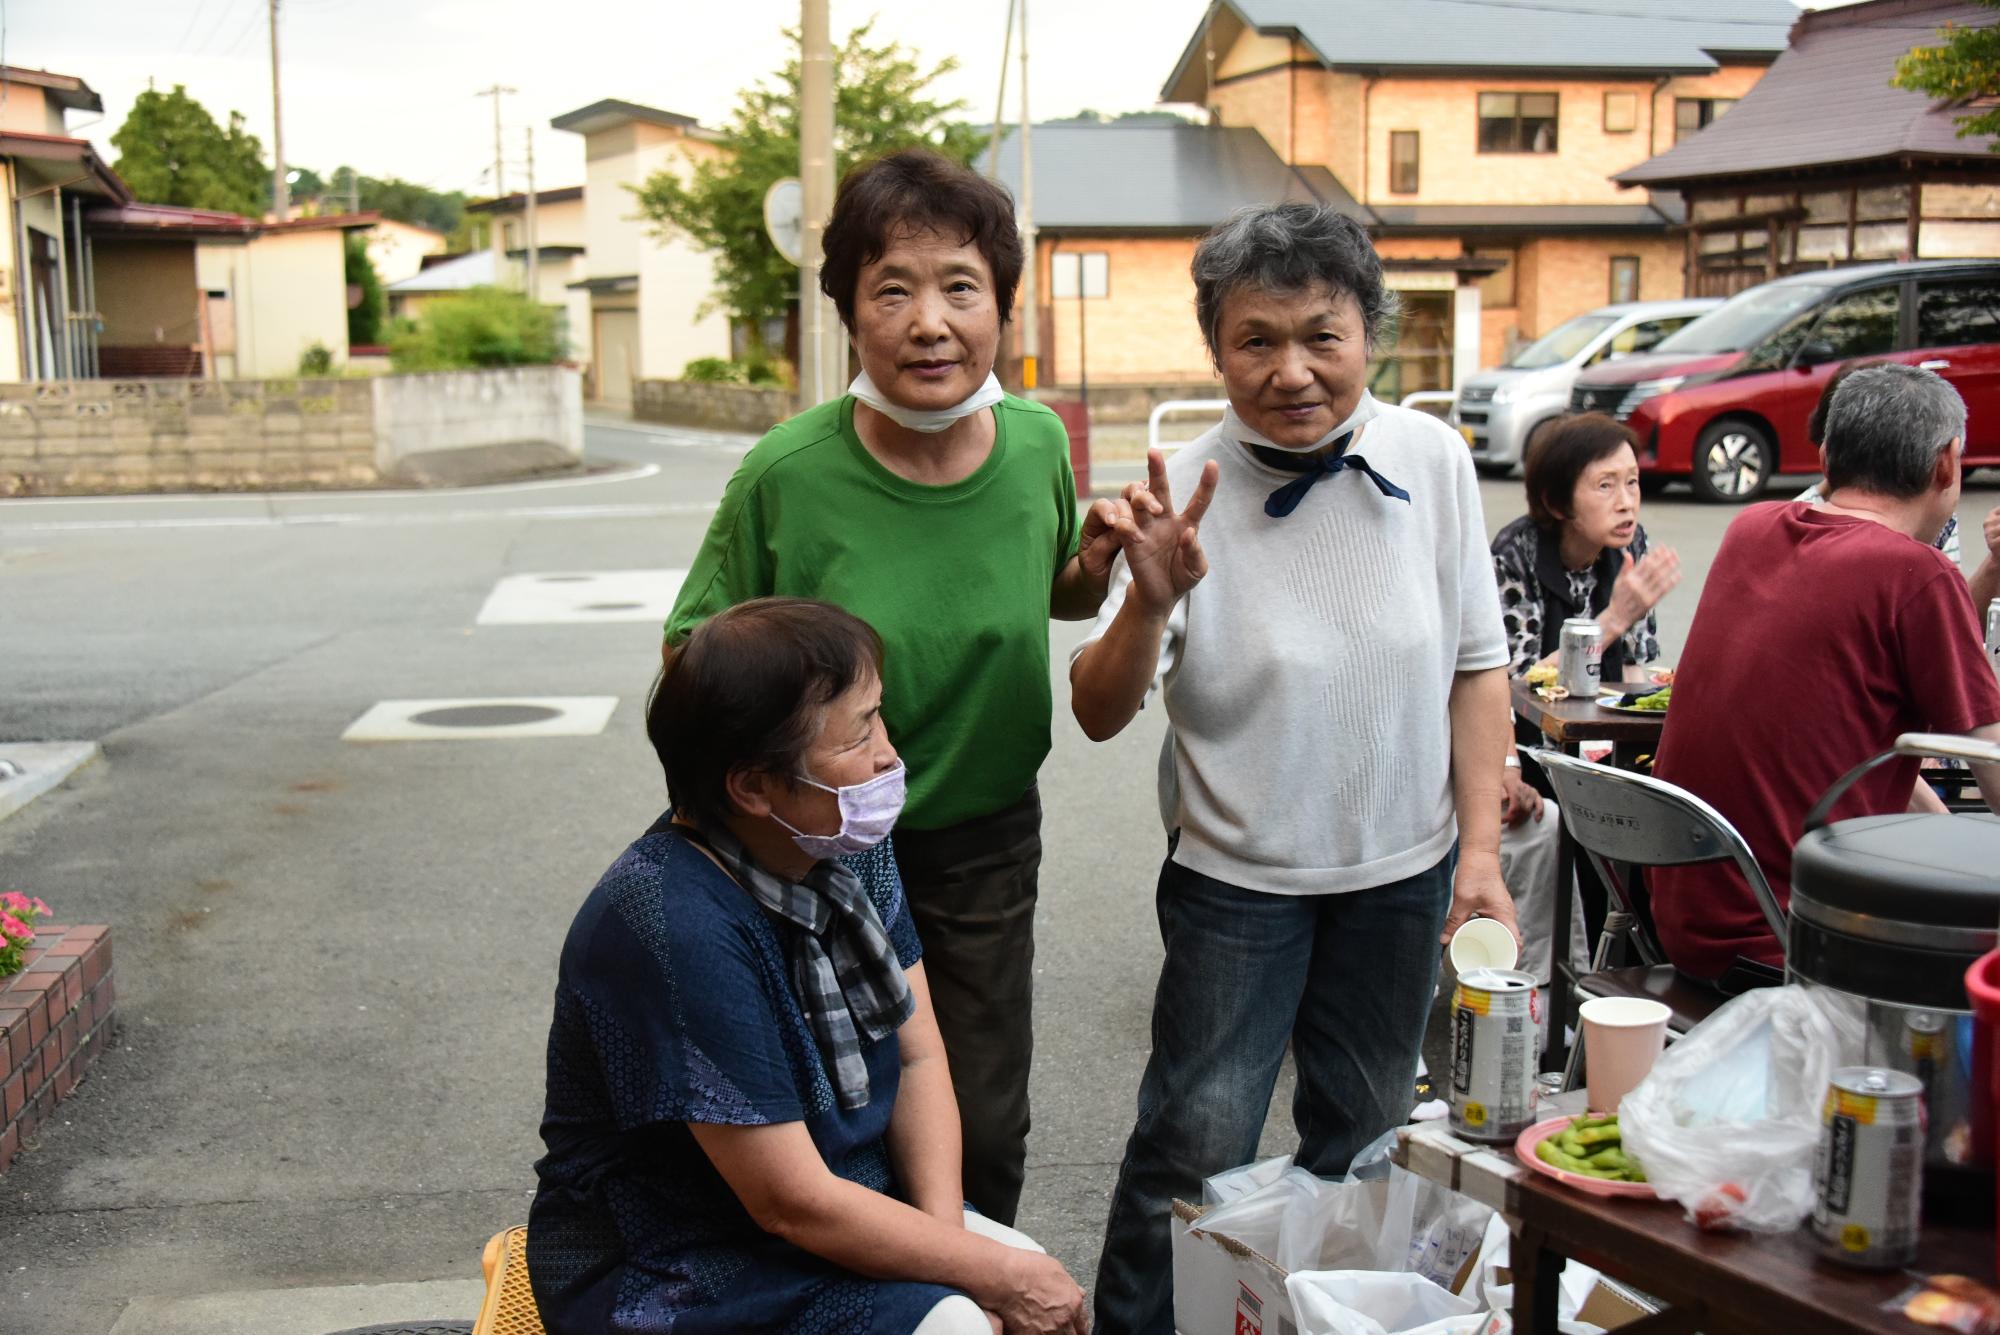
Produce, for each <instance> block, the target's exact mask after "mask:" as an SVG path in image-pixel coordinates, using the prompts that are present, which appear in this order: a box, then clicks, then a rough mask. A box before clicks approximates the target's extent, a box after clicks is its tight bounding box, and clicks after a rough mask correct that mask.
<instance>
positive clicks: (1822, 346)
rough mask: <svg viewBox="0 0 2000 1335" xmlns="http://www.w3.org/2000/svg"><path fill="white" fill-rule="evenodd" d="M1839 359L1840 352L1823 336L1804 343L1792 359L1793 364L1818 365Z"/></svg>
mask: <svg viewBox="0 0 2000 1335" xmlns="http://www.w3.org/2000/svg"><path fill="white" fill-rule="evenodd" d="M1839 360H1840V353H1839V352H1838V351H1837V350H1836V349H1835V348H1834V346H1833V344H1831V343H1829V342H1827V341H1826V340H1825V339H1823V338H1816V339H1814V340H1812V341H1811V342H1810V343H1807V344H1805V345H1804V346H1803V347H1801V348H1800V349H1799V355H1798V356H1797V357H1796V358H1794V359H1793V361H1794V364H1795V365H1798V366H1820V365H1824V364H1825V363H1827V362H1832V361H1839Z"/></svg>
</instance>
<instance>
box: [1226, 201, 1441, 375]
mask: <svg viewBox="0 0 2000 1335" xmlns="http://www.w3.org/2000/svg"><path fill="white" fill-rule="evenodd" d="M1189 269H1190V273H1191V275H1192V277H1193V278H1194V313H1195V319H1196V320H1197V321H1199V322H1200V324H1201V336H1202V339H1203V341H1204V342H1206V343H1207V344H1208V355H1209V358H1210V359H1211V360H1212V361H1214V362H1215V364H1216V365H1217V366H1220V365H1222V350H1221V347H1220V343H1219V340H1220V339H1221V336H1222V308H1223V305H1224V303H1226V302H1227V301H1228V300H1229V298H1230V296H1231V295H1232V294H1234V293H1236V292H1238V291H1240V290H1242V289H1244V288H1258V289H1261V290H1263V291H1267V292H1288V293H1289V292H1306V291H1310V290H1311V289H1312V288H1314V287H1326V288H1329V289H1331V290H1332V292H1333V294H1334V295H1335V296H1340V295H1341V294H1343V293H1346V294H1350V295H1352V296H1353V298H1354V301H1355V304H1356V305H1357V306H1359V307H1360V308H1361V330H1362V334H1363V336H1364V337H1365V339H1366V341H1367V344H1368V349H1369V351H1371V352H1372V351H1374V350H1375V349H1376V348H1379V347H1381V346H1382V344H1383V343H1384V342H1386V341H1387V339H1388V336H1389V333H1390V331H1391V330H1392V329H1393V328H1394V327H1395V323H1396V316H1397V314H1398V313H1399V312H1400V310H1401V306H1400V305H1399V304H1398V301H1397V297H1396V294H1395V292H1394V291H1393V290H1392V289H1391V288H1390V287H1389V286H1388V284H1387V282H1386V281H1385V280H1384V279H1383V276H1382V257H1381V256H1380V255H1377V254H1376V253H1375V243H1374V242H1372V241H1370V240H1369V239H1368V232H1367V229H1365V228H1363V227H1362V226H1361V224H1360V223H1357V222H1355V221H1354V220H1353V219H1352V218H1349V217H1348V216H1347V215H1346V214H1343V213H1341V212H1339V211H1338V210H1336V209H1334V208H1331V207H1329V206H1328V205H1325V204H1306V203H1291V204H1269V205H1260V206H1257V207H1253V208H1247V209H1242V210H1240V211H1238V212H1237V213H1236V215H1235V216H1234V217H1232V218H1230V219H1229V221H1228V222H1225V223H1223V224H1222V225H1221V226H1220V227H1217V228H1216V229H1215V230H1214V231H1212V232H1210V233H1209V234H1208V235H1207V236H1205V237H1203V238H1202V239H1201V244H1200V245H1198V246H1196V247H1195V250H1194V263H1193V264H1192V265H1190V266H1189Z"/></svg>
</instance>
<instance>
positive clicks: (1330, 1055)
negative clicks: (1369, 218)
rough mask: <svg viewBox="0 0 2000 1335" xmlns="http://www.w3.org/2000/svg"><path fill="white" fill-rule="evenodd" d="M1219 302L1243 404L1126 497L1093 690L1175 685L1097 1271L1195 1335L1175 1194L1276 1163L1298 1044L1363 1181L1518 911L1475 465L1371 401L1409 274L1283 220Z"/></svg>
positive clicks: (1341, 225)
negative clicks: (1484, 957) (1114, 1168)
mask: <svg viewBox="0 0 2000 1335" xmlns="http://www.w3.org/2000/svg"><path fill="white" fill-rule="evenodd" d="M1194 280H1195V300H1196V313H1197V315H1198V317H1199V319H1200V321H1201V327H1202V333H1203V336H1204V337H1205V338H1206V339H1207V341H1208V346H1209V351H1210V352H1211V354H1212V355H1213V356H1214V358H1215V362H1216V366H1217V368H1218V369H1219V370H1220V372H1221V374H1222V379H1223V383H1224V385H1225V387H1226V389H1227V392H1228V395H1229V404H1230V406H1229V411H1228V413H1227V415H1226V416H1225V417H1224V419H1223V422H1222V424H1221V425H1220V426H1219V427H1217V428H1216V429H1215V430H1214V431H1211V432H1209V433H1208V434H1207V435H1205V436H1203V437H1202V438H1201V439H1199V440H1197V441H1196V442H1194V443H1193V444H1192V445H1190V446H1188V447H1187V448H1186V449H1184V450H1182V451H1181V452H1180V453H1179V454H1178V455H1177V456H1176V457H1175V458H1174V461H1173V462H1172V463H1171V464H1167V463H1165V462H1164V461H1163V460H1162V459H1161V457H1160V455H1159V454H1158V453H1157V452H1156V453H1154V454H1153V455H1152V457H1151V460H1150V471H1151V479H1150V481H1149V482H1148V483H1144V484H1135V485H1134V486H1133V487H1132V488H1129V489H1128V491H1127V499H1128V500H1129V501H1130V503H1131V504H1132V508H1133V511H1134V514H1135V517H1136V518H1137V522H1138V523H1139V526H1140V530H1141V531H1140V535H1139V538H1138V540H1137V541H1136V542H1128V543H1127V545H1126V550H1125V554H1124V555H1122V556H1121V557H1119V558H1118V561H1117V562H1116V564H1115V566H1114V568H1113V572H1112V583H1111V590H1110V593H1109V595H1108V597H1107V598H1106V599H1105V602H1104V605H1103V607H1102V608H1101V609H1100V611H1099V613H1098V619H1097V624H1096V626H1095V628H1094V629H1093V631H1092V634H1091V636H1090V638H1089V639H1088V640H1087V641H1086V642H1085V644H1084V645H1083V647H1082V648H1081V649H1079V650H1078V652H1077V656H1076V658H1075V659H1074V660H1073V662H1072V664H1071V668H1070V683H1071V688H1072V698H1073V707H1074V709H1075V713H1076V717H1077V720H1078V722H1079V723H1081V724H1082V725H1083V729H1084V731H1085V732H1086V733H1088V734H1089V735H1090V736H1091V737H1093V738H1096V739H1098V740H1102V739H1104V738H1107V737H1110V736H1112V735H1114V734H1115V733H1117V732H1118V731H1119V730H1120V729H1121V728H1123V727H1124V726H1125V724H1126V723H1128V722H1129V721H1130V720H1131V719H1132V717H1133V715H1134V714H1135V713H1136V712H1137V711H1138V709H1139V708H1140V707H1141V705H1142V704H1143V703H1144V701H1145V699H1146V698H1147V696H1148V694H1149V692H1150V691H1151V690H1152V689H1153V688H1154V687H1155V686H1156V685H1157V686H1158V687H1159V688H1160V691H1161V695H1162V699H1163V702H1164V704H1165V707H1166V710H1167V717H1168V721H1169V724H1170V726H1169V729H1168V733H1167V742H1166V752H1165V754H1164V755H1163V756H1162V758H1161V802H1160V811H1161V818H1162V821H1163V822H1164V824H1165V826H1166V832H1167V838H1168V852H1167V856H1166V859H1165V861H1164V863H1163V864H1162V866H1161V869H1160V876H1159V885H1158V890H1157V902H1158V912H1159V918H1160V927H1161V933H1162V936H1163V937H1164V938H1165V943H1166V954H1167V958H1166V963H1165V966H1164V969H1163V971H1162V973H1161V981H1160V988H1159V992H1158V995H1157V997H1156V1000H1155V1003H1154V1011H1153V1051H1152V1055H1151V1056H1150V1058H1149V1059H1148V1061H1147V1066H1146V1073H1145V1076H1144V1078H1143V1080H1142V1082H1141V1085H1140V1089H1139V1115H1138V1121H1137V1124H1136V1126H1135V1127H1134V1129H1133V1132H1132V1137H1131V1140H1130V1142H1129V1143H1128V1144H1127V1147H1126V1152H1125V1161H1124V1166H1123V1168H1122V1169H1121V1171H1120V1173H1119V1178H1118V1187H1117V1191H1116V1194H1115V1195H1114V1197H1113V1200H1112V1207H1111V1218H1110V1223H1109V1226H1108V1229H1107V1234H1106V1238H1105V1250H1104V1256H1103V1259H1102V1261H1101V1262H1100V1263H1099V1270H1098V1276H1097V1329H1098V1330H1099V1331H1101V1332H1107V1333H1108V1335H1119V1333H1120V1332H1128V1331H1131V1332H1155V1331H1160V1332H1165V1331H1170V1330H1171V1329H1172V1305H1171V1288H1172V1283H1171V1276H1172V1266H1171V1258H1170V1251H1169V1223H1168V1221H1169V1218H1170V1215H1169V1211H1170V1208H1171V1202H1172V1199H1173V1198H1174V1197H1175V1196H1181V1197H1183V1198H1185V1199H1194V1198H1195V1192H1196V1191H1197V1189H1198V1188H1199V1187H1200V1184H1201V1179H1202V1178H1203V1177H1205V1176H1207V1175H1209V1174H1212V1173H1215V1172H1218V1171H1220V1170H1222V1169H1225V1168H1230V1167H1234V1166H1236V1165H1237V1164H1241V1163H1244V1162H1246V1161H1248V1160H1249V1159H1251V1158H1252V1157H1254V1155H1255V1152H1256V1148H1257V1140H1258V1134H1259V1132H1260V1131H1261V1130H1262V1128H1263V1125H1264V1119H1265V1114H1266V1112H1267V1110H1268V1108H1269V1104H1270V1098H1271V1091H1272V1087H1273V1084H1274V1082H1275V1080H1276V1078H1277V1073H1278V1067H1279V1064H1280V1062H1281V1061H1282V1060H1283V1057H1284V1051H1285V1045H1286V1042H1287V1040H1289V1041H1290V1042H1291V1045H1292V1048H1293V1051H1294V1053H1295V1055H1296V1059H1297V1065H1298V1093H1297V1096H1296V1098H1295V1100H1294V1104H1293V1120H1294V1121H1295V1123H1296V1124H1297V1127H1298V1132H1299V1137H1300V1146H1299V1150H1298V1155H1297V1161H1298V1163H1299V1164H1300V1165H1301V1166H1302V1167H1304V1168H1307V1169H1309V1170H1310V1171H1312V1172H1315V1173H1319V1174H1323V1175H1329V1176H1330V1175H1336V1174H1339V1173H1342V1172H1344V1171H1346V1169H1347V1167H1348V1162H1349V1160H1350V1159H1351V1158H1352V1157H1353V1155H1354V1153H1355V1152H1356V1151H1357V1150H1359V1149H1361V1148H1362V1147H1364V1146H1365V1145H1367V1144H1368V1142H1369V1141H1371V1140H1373V1139H1375V1138H1376V1137H1377V1136H1379V1135H1380V1134H1381V1133H1382V1132H1383V1131H1385V1130H1387V1129H1388V1128H1389V1127H1391V1126H1394V1125H1395V1124H1397V1123H1398V1122H1400V1121H1401V1120H1402V1119H1403V1117H1404V1116H1405V1114H1407V1113H1408V1111H1409V1098H1410V1090H1411V1087H1412V1080H1413V1078H1414V1075H1415V1071H1416V1062H1417V1050H1418V1046H1419V1044H1420V1043H1421V1041H1422V1037H1423V1032H1424V1023H1425V1019H1426V1016H1427V1013H1428V1010H1429V1005H1430V999H1431V993H1432V988H1433V986H1434V984H1435V980H1436V976H1437V967H1438V945H1439V943H1440V941H1441V939H1442V937H1443V935H1444V934H1447V933H1448V932H1449V931H1450V930H1453V929H1455V928H1456V926H1457V925H1458V924H1459V923H1460V922H1463V921H1464V920H1465V919H1466V918H1468V917H1471V916H1473V915H1474V914H1475V913H1478V914H1485V915H1488V916H1491V917H1495V918H1498V919H1500V920H1501V921H1503V922H1506V923H1508V924H1509V925H1510V926H1511V925H1512V922H1513V916H1514V914H1513V905H1512V902H1511V900H1510V899H1509V897H1508V894H1507V890H1506V887H1505V886H1504V885H1503V884H1502V883H1501V877H1500V862H1499V837H1500V829H1499V813H1500V777H1501V761H1502V758H1503V757H1504V756H1505V755H1506V754H1507V753H1508V751H1509V750H1510V741H1511V739H1510V737H1509V735H1508V728H1507V721H1508V717H1509V710H1508V706H1507V678H1506V664H1507V647H1506V641H1505V639H1504V638H1503V636H1502V634H1501V625H1500V606H1499V599H1498V595H1497V592H1496V590H1495V587H1494V583H1493V572H1492V566H1491V562H1490V558H1489V556H1488V553H1487V547H1486V527H1485V522H1484V520H1483V518H1482V517H1481V514H1480V509H1479V493H1478V488H1477V486H1476V485H1475V478H1474V474H1473V469H1472V462H1471V459H1470V458H1469V456H1468V455H1467V454H1466V452H1465V446H1464V443H1463V442H1462V441H1461V440H1459V439H1458V437H1457V436H1456V435H1454V434H1453V433H1452V432H1451V430H1450V429H1449V428H1447V427H1446V426H1445V425H1444V424H1443V423H1442V422H1439V421H1438V420H1437V419H1436V418H1433V417H1429V416H1425V415H1423V414H1419V413H1414V412H1410V411H1407V410H1404V409H1401V408H1394V407H1390V406H1387V405H1384V404H1379V403H1377V402H1376V401H1375V400H1374V399H1373V398H1371V397H1370V396H1369V394H1368V391H1367V387H1366V377H1367V368H1368V356H1369V353H1370V351H1371V350H1372V349H1373V348H1374V346H1375V345H1376V342H1377V340H1378V338H1379V337H1380V336H1381V335H1382V334H1383V333H1384V332H1385V326H1386V325H1387V324H1388V323H1389V322H1390V321H1391V320H1392V319H1393V316H1394V310H1395V298H1394V295H1393V294H1392V293H1390V292H1389V291H1388V290H1387V289H1386V288H1385V286H1384V284H1383V279H1382V265H1381V261H1380V259H1379V258H1378V257H1377V256H1376V254H1375V251H1374V248H1373V247H1372V246H1371V245H1370V244H1369V241H1368V237H1367V234H1366V233H1365V232H1363V231H1362V229H1361V228H1360V227H1359V226H1357V225H1356V224H1355V223H1353V222H1352V221H1351V220H1349V219H1347V218H1345V217H1342V216H1341V215H1340V214H1338V213H1336V212H1334V211H1333V210H1331V209H1327V208H1323V207H1317V206H1311V205H1303V204H1286V205H1279V206H1277V207H1273V208H1263V209H1255V210H1250V211H1246V212H1245V213H1243V214H1239V215H1238V216H1237V217H1236V218H1234V219H1232V220H1231V221H1230V222H1229V223H1227V224H1225V225H1224V226H1222V227H1220V228H1218V229H1217V230H1216V231H1215V232H1213V233H1211V234H1210V235H1209V236H1208V237H1207V238H1205V239H1204V240H1203V241H1202V243H1201V246H1200V248H1199V249H1198V250H1197V251H1196V254H1195V260H1194ZM1176 496H1179V497H1183V498H1187V506H1186V508H1185V509H1183V510H1177V509H1176V508H1175V503H1174V498H1175V497H1176ZM1211 563H1212V566H1211Z"/></svg>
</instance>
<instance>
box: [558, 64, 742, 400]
mask: <svg viewBox="0 0 2000 1335" xmlns="http://www.w3.org/2000/svg"><path fill="white" fill-rule="evenodd" d="M549 124H551V125H552V126H554V127H555V128H556V129H558V130H568V131H570V132H571V133H574V134H580V135H582V136H583V137H584V160H585V163H586V179H585V182H584V188H583V191H584V193H583V204H584V263H585V273H584V276H583V277H582V278H581V279H579V280H577V286H576V288H575V290H576V291H578V292H580V293H582V294H583V295H584V296H585V297H586V298H587V299H588V302H589V305H588V318H587V319H586V320H584V321H583V322H582V324H583V327H584V328H585V329H586V330H587V331H588V337H587V339H586V340H580V341H582V342H584V345H585V346H586V347H587V348H588V349H589V355H590V360H591V369H590V375H589V378H588V381H587V384H588V386H589V388H588V393H589V394H590V396H591V397H592V398H595V399H599V400H601V401H603V402H605V403H607V404H612V405H619V406H622V405H626V404H629V403H630V402H631V400H632V382H633V381H635V380H640V379H646V378H673V377H678V376H679V375H680V373H681V371H682V369H683V368H684V367H685V366H686V365H687V364H688V363H689V362H690V361H692V360H694V359H695V358H697V357H727V356H729V355H730V337H729V320H728V317H726V316H725V315H724V314H723V313H722V312H720V311H709V312H708V313H706V314H703V313H702V311H703V309H704V308H705V307H706V306H707V305H708V303H709V299H710V297H711V294H712V293H713V292H714V290H715V270H714V265H713V263H712V262H711V260H710V258H709V256H708V255H706V254H704V253H703V252H701V251H699V250H697V249H695V247H694V246H693V245H692V244H690V243H689V242H688V241H687V240H686V239H685V238H678V237H676V238H670V239H662V238H660V237H658V236H656V235H654V234H653V232H652V230H651V228H650V226H649V225H648V224H647V223H645V222H643V221H641V220H640V219H639V218H638V217H637V216H636V205H635V203H634V200H633V198H632V192H631V190H629V189H628V188H627V187H628V186H638V185H642V184H644V183H645V181H646V180H647V179H648V178H650V177H651V176H652V175H653V174H654V173H655V172H660V171H671V172H674V173H677V174H679V175H682V176H685V175H686V174H688V173H689V172H691V171H692V170H693V165H694V164H695V163H696V162H699V161H702V160H703V159H705V158H712V157H714V156H716V155H718V154H720V153H722V152H723V151H724V150H723V149H722V148H720V147H719V146H718V145H717V144H716V141H715V140H716V137H715V134H714V132H713V131H710V130H706V129H704V128H702V126H701V125H700V124H699V123H697V122H696V121H695V120H694V119H693V118H691V117H688V116H682V115H678V114H677V113H675V112H671V111H661V110H659V109H657V108H655V107H647V106H640V105H638V104H637V103H633V102H621V101H618V100H615V99H611V100H606V101H602V102H593V103H592V104H590V105H589V106H587V107H581V108H579V109H577V110H575V111H572V112H568V113H566V114H565V115H561V116H557V117H556V118H555V119H554V120H552V121H550V122H549Z"/></svg>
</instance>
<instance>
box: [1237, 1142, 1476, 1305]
mask: <svg viewBox="0 0 2000 1335" xmlns="http://www.w3.org/2000/svg"><path fill="white" fill-rule="evenodd" d="M1283 1186H1284V1188H1285V1189H1286V1192H1287V1200H1286V1204H1285V1211H1284V1214H1283V1216H1282V1218H1281V1219H1280V1221H1279V1229H1278V1250H1277V1251H1276V1252H1266V1253H1265V1255H1267V1256H1269V1257H1270V1258H1271V1259H1272V1260H1273V1261H1276V1262H1277V1263H1278V1264H1279V1265H1280V1266H1282V1267H1284V1268H1285V1269H1286V1270H1288V1271H1293V1272H1297V1271H1302V1270H1380V1271H1391V1272H1398V1273H1401V1272H1407V1273H1411V1274H1415V1275H1418V1276H1421V1277H1422V1278H1424V1279H1427V1280H1429V1281H1430V1282H1431V1283H1433V1284H1436V1285H1439V1286H1441V1287H1444V1288H1447V1289H1448V1288H1450V1286H1451V1284H1452V1282H1453V1280H1455V1279H1456V1278H1457V1277H1458V1272H1459V1270H1460V1268H1462V1267H1463V1266H1464V1264H1465V1262H1466V1260H1467V1259H1468V1258H1470V1257H1471V1256H1472V1255H1473V1253H1474V1252H1476V1251H1478V1250H1479V1242H1480V1238H1481V1236H1482V1235H1483V1233H1484V1232H1485V1229H1486V1223H1487V1220H1488V1219H1490V1218H1492V1215H1493V1211H1492V1210H1490V1209H1488V1208H1487V1207H1486V1206H1484V1205H1481V1204H1480V1203H1479V1202H1478V1201H1475V1200H1473V1199H1472V1198H1471V1197H1469V1196H1461V1195H1459V1194H1458V1193H1457V1192H1455V1191H1453V1190H1451V1189H1450V1188H1449V1187H1441V1186H1439V1185H1438V1184H1437V1183H1435V1182H1431V1181H1427V1180H1426V1179H1424V1178H1421V1177H1418V1176H1417V1175H1416V1174H1415V1173H1408V1172H1405V1171H1403V1170H1402V1169H1401V1168H1394V1167H1392V1168H1390V1170H1389V1174H1388V1176H1387V1177H1383V1178H1370V1179H1368V1180H1365V1181H1360V1182H1327V1181H1324V1180H1322V1179H1320V1178H1316V1177H1314V1176H1313V1175H1312V1174H1310V1173H1308V1172H1305V1171H1304V1170H1303V1169H1298V1168H1293V1169H1290V1170H1288V1171H1287V1172H1286V1174H1285V1177H1284V1179H1283Z"/></svg>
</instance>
